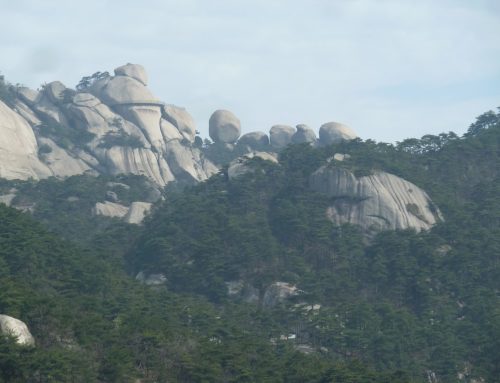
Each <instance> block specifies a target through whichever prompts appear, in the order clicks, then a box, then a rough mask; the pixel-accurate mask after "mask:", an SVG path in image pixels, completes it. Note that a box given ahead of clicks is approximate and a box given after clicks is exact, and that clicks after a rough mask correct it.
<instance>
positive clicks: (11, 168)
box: [0, 101, 52, 180]
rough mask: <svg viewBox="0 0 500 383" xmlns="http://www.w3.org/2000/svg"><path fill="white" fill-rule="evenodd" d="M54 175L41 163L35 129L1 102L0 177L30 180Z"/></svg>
mask: <svg viewBox="0 0 500 383" xmlns="http://www.w3.org/2000/svg"><path fill="white" fill-rule="evenodd" d="M51 175H52V172H51V171H50V170H49V168H48V167H47V166H46V165H44V164H43V163H42V162H41V161H40V160H39V159H38V144H37V141H36V138H35V134H34V133H33V130H32V129H31V126H30V125H29V124H28V122H27V121H26V120H25V119H23V118H22V117H21V116H20V115H19V114H17V113H15V112H14V111H13V110H11V109H10V108H9V107H7V105H5V104H4V103H3V102H1V101H0V177H1V178H6V179H22V180H27V179H29V178H33V179H40V178H46V177H49V176H51Z"/></svg>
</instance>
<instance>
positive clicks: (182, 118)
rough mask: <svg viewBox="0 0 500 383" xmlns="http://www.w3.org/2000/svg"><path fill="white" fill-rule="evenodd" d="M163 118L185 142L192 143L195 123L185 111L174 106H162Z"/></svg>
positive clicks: (194, 134)
mask: <svg viewBox="0 0 500 383" xmlns="http://www.w3.org/2000/svg"><path fill="white" fill-rule="evenodd" d="M163 117H164V118H165V119H166V120H167V121H169V122H170V123H171V124H172V125H174V126H175V127H176V128H177V129H178V130H179V132H180V133H181V134H182V136H183V137H184V138H185V139H186V140H188V141H189V142H194V137H195V136H196V123H195V122H194V120H193V117H191V115H190V114H189V113H188V112H187V110H186V109H184V108H180V107H178V106H175V105H164V106H163Z"/></svg>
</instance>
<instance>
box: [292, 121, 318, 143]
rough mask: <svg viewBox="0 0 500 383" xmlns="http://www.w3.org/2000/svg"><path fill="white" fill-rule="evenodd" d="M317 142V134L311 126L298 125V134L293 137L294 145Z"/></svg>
mask: <svg viewBox="0 0 500 383" xmlns="http://www.w3.org/2000/svg"><path fill="white" fill-rule="evenodd" d="M314 142H316V133H314V130H312V129H311V128H310V127H309V126H307V125H305V124H299V125H297V132H295V134H294V135H293V136H292V143H294V144H303V143H314Z"/></svg>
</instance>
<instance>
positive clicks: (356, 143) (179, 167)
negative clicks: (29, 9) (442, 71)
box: [0, 64, 500, 383]
mask: <svg viewBox="0 0 500 383" xmlns="http://www.w3.org/2000/svg"><path fill="white" fill-rule="evenodd" d="M147 83H148V80H147V76H146V74H145V71H144V69H143V68H142V67H141V66H139V65H132V64H127V65H125V66H122V67H119V68H117V69H116V70H115V72H114V76H111V75H109V74H107V73H100V72H98V73H96V74H94V75H92V76H88V77H84V78H82V81H81V82H80V83H79V84H78V86H77V87H76V90H72V89H68V88H66V87H65V86H64V85H62V84H61V83H59V82H53V83H50V84H47V85H45V86H44V87H43V88H42V89H41V90H40V91H38V92H35V91H31V90H28V89H27V88H23V87H15V86H12V85H10V84H8V83H7V82H5V81H4V80H3V81H0V100H2V101H0V111H1V114H0V133H1V135H0V170H1V172H0V176H1V179H0V201H2V202H4V204H6V205H10V206H11V207H8V206H3V205H2V204H0V284H1V286H2V289H1V292H0V329H1V331H2V332H3V333H4V336H0V381H5V382H39V381H47V382H49V381H57V382H168V381H176V382H177V381H178V382H202V381H203V382H241V381H243V382H245V381H246V382H263V381H269V382H318V383H320V382H394V383H396V382H400V383H402V382H430V383H435V382H457V381H458V382H466V383H473V382H475V383H478V382H496V381H498V376H500V359H499V356H498V351H497V350H499V349H500V343H499V339H500V294H499V292H500V285H499V280H500V262H499V257H500V242H499V239H500V221H499V217H500V199H499V198H498V195H499V191H500V178H499V169H500V157H499V153H500V150H499V148H500V145H499V144H500V113H495V112H487V113H485V114H483V115H481V116H479V117H478V119H477V120H476V122H474V123H473V124H472V125H471V127H470V129H469V131H468V132H467V133H466V134H465V135H463V136H462V137H458V136H457V135H456V134H454V133H452V132H450V133H443V134H440V135H438V136H433V135H426V136H424V137H422V138H421V139H408V140H405V141H403V142H400V143H397V144H395V145H391V144H385V143H377V142H375V141H373V140H362V139H359V138H357V137H356V134H355V133H354V132H353V131H352V130H351V129H350V128H348V127H346V126H345V125H342V124H339V123H333V122H330V123H326V124H324V125H323V126H321V128H320V129H319V137H317V136H316V133H315V132H314V130H312V129H311V128H309V127H307V126H305V125H298V126H297V127H296V128H293V127H288V126H283V125H275V126H273V127H272V128H271V129H270V130H269V134H266V133H264V132H251V133H247V134H245V135H243V136H240V135H241V126H240V122H239V120H238V118H237V117H236V116H234V114H232V113H231V112H230V111H226V110H218V111H215V112H214V114H213V115H212V116H211V118H210V120H209V132H210V137H211V139H212V140H213V141H210V140H208V139H207V140H202V139H201V137H199V136H198V135H197V133H196V129H195V127H194V123H193V121H192V118H191V117H189V115H188V114H187V112H186V111H185V110H184V109H182V108H178V107H174V106H172V105H168V104H164V103H162V102H160V101H158V100H157V99H156V98H155V97H154V96H153V95H152V94H151V93H150V92H149V90H148V89H147ZM14 208H15V209H14ZM20 210H22V211H20ZM16 334H20V335H22V338H21V337H18V338H16ZM29 335H30V336H31V337H30V336H29Z"/></svg>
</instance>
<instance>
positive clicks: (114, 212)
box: [92, 201, 129, 218]
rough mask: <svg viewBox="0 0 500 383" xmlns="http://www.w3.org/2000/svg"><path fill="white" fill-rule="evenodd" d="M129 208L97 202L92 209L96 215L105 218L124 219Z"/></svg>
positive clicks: (108, 202) (112, 203) (113, 203)
mask: <svg viewBox="0 0 500 383" xmlns="http://www.w3.org/2000/svg"><path fill="white" fill-rule="evenodd" d="M128 209H129V208H128V207H127V206H123V205H121V204H119V203H115V202H110V201H106V202H97V203H96V204H95V206H94V208H93V209H92V213H93V214H94V215H103V216H105V217H116V218H123V217H125V216H126V215H127V213H128Z"/></svg>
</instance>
